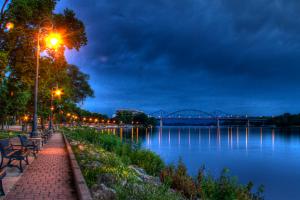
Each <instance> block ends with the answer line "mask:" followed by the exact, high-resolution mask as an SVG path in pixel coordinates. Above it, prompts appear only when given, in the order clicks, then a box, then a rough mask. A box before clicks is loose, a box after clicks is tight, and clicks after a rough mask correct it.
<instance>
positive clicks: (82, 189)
mask: <svg viewBox="0 0 300 200" xmlns="http://www.w3.org/2000/svg"><path fill="white" fill-rule="evenodd" d="M62 135H63V137H64V141H65V144H66V147H67V152H68V155H69V159H70V163H71V169H72V172H73V178H74V182H75V187H76V191H77V194H78V198H79V199H80V200H92V196H91V193H90V190H89V188H88V186H87V184H86V182H85V180H84V177H83V175H82V173H81V170H80V167H79V165H78V163H77V160H76V158H75V155H74V153H73V151H72V147H71V145H70V143H69V141H68V140H67V138H66V136H65V135H64V134H62Z"/></svg>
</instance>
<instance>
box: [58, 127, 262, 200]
mask: <svg viewBox="0 0 300 200" xmlns="http://www.w3.org/2000/svg"><path fill="white" fill-rule="evenodd" d="M63 132H64V133H65V135H66V136H67V137H68V139H69V140H70V141H71V142H70V143H71V145H72V148H73V151H74V153H75V155H76V158H77V160H78V162H79V165H80V167H81V170H82V172H83V175H84V177H85V179H86V182H87V184H88V186H89V188H90V190H91V192H92V194H93V197H94V198H95V199H101V198H100V197H99V196H101V195H105V196H106V197H110V199H132V197H134V199H197V198H201V199H220V198H223V199H224V198H228V199H263V198H262V195H261V193H260V192H261V191H259V192H257V193H252V192H251V190H252V189H251V188H252V183H250V184H248V185H240V184H238V183H237V181H236V179H235V178H232V177H231V176H230V175H229V174H228V171H227V170H224V171H223V173H222V174H221V176H220V177H218V178H214V177H213V176H211V175H209V174H208V173H206V171H205V170H204V169H202V170H200V171H199V174H198V176H197V177H190V176H189V175H188V174H187V170H186V168H185V166H184V165H183V163H182V162H180V163H179V164H178V165H177V166H166V165H165V164H164V163H163V161H162V160H161V159H160V158H159V157H158V156H157V155H156V154H154V153H153V152H151V151H148V150H143V149H141V148H140V147H139V146H138V145H137V144H133V143H128V141H127V142H124V140H123V142H122V141H121V140H120V138H119V137H117V136H115V135H112V134H108V133H105V132H103V133H100V132H99V131H97V130H95V129H92V128H64V129H63ZM149 174H150V175H149ZM151 175H152V176H151ZM158 177H159V178H158Z"/></svg>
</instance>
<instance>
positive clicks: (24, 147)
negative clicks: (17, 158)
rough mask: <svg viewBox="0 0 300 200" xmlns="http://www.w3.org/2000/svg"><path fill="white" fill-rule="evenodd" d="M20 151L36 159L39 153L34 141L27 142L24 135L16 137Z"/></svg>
mask: <svg viewBox="0 0 300 200" xmlns="http://www.w3.org/2000/svg"><path fill="white" fill-rule="evenodd" d="M18 138H19V140H20V144H21V148H22V150H28V151H30V152H31V153H32V154H33V156H34V157H35V158H36V154H37V153H38V152H39V146H38V145H37V144H36V143H35V141H32V140H29V139H28V138H27V136H25V135H18Z"/></svg>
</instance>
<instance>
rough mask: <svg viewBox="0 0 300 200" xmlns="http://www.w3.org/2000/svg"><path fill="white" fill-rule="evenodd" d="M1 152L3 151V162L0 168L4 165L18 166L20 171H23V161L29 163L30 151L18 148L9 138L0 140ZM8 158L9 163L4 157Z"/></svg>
mask: <svg viewBox="0 0 300 200" xmlns="http://www.w3.org/2000/svg"><path fill="white" fill-rule="evenodd" d="M0 152H1V164H0V168H1V169H3V168H4V167H17V168H18V169H19V170H20V172H23V167H22V161H25V163H26V164H27V165H28V164H29V162H28V155H29V151H28V150H26V149H20V148H19V149H17V148H15V147H14V146H13V145H12V144H11V143H10V141H9V139H3V140H0ZM5 158H6V159H8V162H7V164H6V165H5V164H4V159H5ZM14 161H19V164H15V162H14Z"/></svg>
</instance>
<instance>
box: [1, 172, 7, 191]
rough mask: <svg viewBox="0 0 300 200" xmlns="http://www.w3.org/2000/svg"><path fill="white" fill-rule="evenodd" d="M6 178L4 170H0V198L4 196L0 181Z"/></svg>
mask: <svg viewBox="0 0 300 200" xmlns="http://www.w3.org/2000/svg"><path fill="white" fill-rule="evenodd" d="M5 176H6V170H5V169H0V196H4V195H5V192H4V189H3V183H2V180H3V179H4V177H5Z"/></svg>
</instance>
